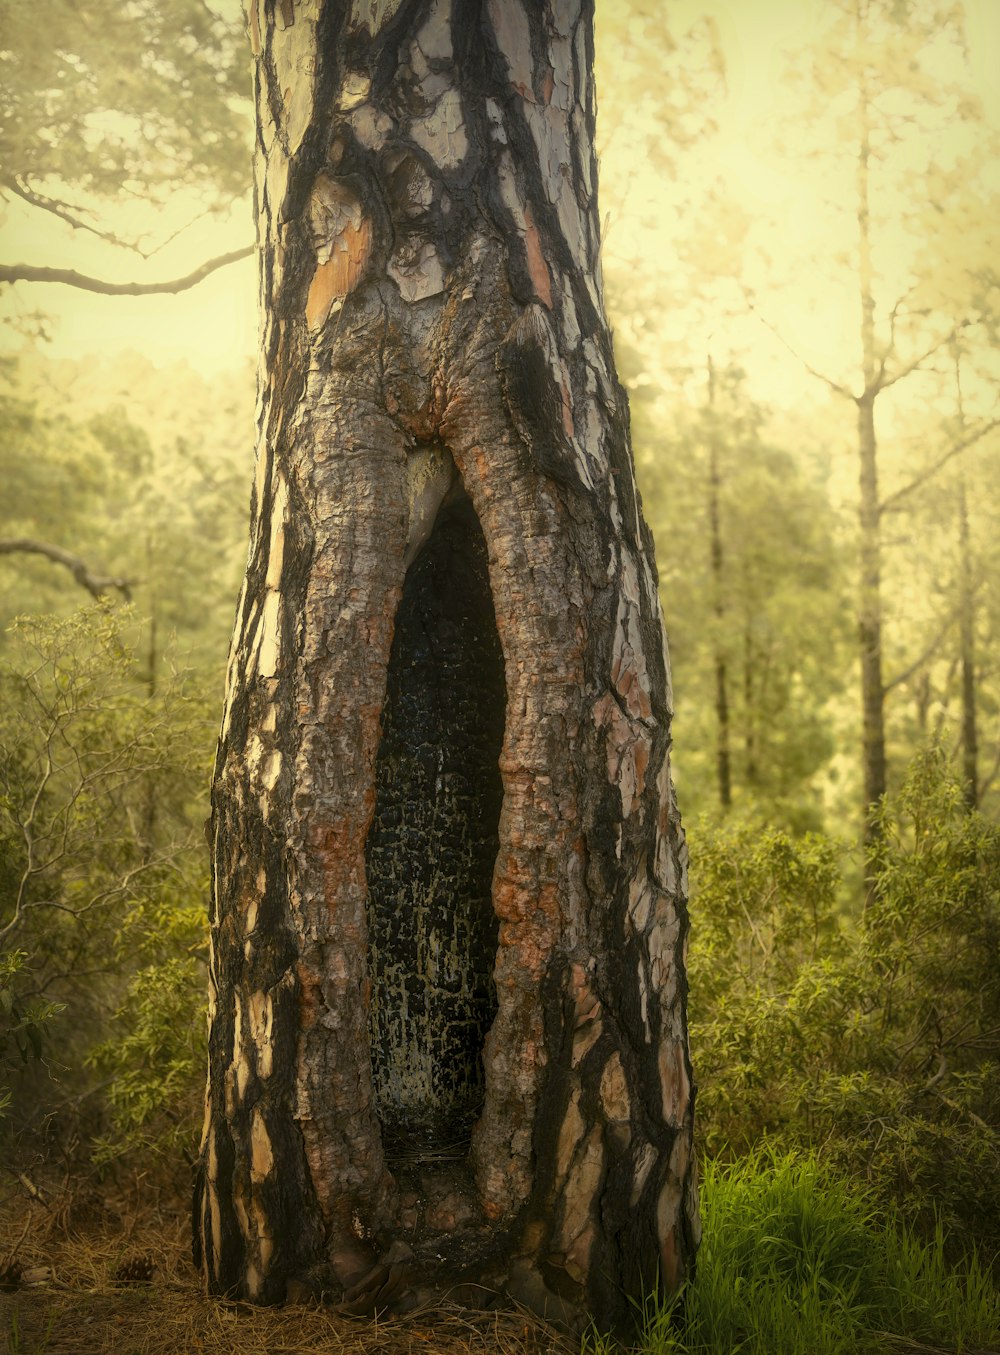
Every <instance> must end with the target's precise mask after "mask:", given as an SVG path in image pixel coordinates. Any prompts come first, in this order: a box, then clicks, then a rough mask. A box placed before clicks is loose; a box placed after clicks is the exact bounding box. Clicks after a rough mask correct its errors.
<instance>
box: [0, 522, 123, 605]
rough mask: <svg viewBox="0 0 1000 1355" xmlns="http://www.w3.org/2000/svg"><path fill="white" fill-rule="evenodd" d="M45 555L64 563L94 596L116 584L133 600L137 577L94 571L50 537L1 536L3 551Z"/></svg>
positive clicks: (98, 595) (97, 596)
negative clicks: (41, 539) (53, 543)
mask: <svg viewBox="0 0 1000 1355" xmlns="http://www.w3.org/2000/svg"><path fill="white" fill-rule="evenodd" d="M14 554H26V555H44V556H45V558H46V559H47V560H51V561H52V562H53V564H57V565H65V567H66V568H67V569H68V570H69V572H70V573H71V574H72V575H73V578H74V579H75V580H76V581H77V583H78V584H79V585H80V587H81V588H86V590H87V592H88V593H89V594H90V595H91V597H95V598H99V597H102V596H103V595H104V594H105V593H106V592H107V591H108V589H109V588H117V589H118V591H119V593H121V595H122V597H123V598H124V599H125V600H126V602H131V601H132V584H133V583H134V582H135V580H134V579H116V578H112V577H111V575H102V574H94V573H93V572H92V571H91V570H90V568H89V567H88V566H87V564H86V563H85V562H84V561H83V560H81V559H80V557H79V556H78V555H71V554H70V552H69V551H68V550H63V549H62V547H61V546H52V545H49V543H48V542H47V541H35V540H34V539H33V538H32V537H28V536H7V537H0V555H14Z"/></svg>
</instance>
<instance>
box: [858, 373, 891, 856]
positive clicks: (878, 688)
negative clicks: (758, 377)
mask: <svg viewBox="0 0 1000 1355" xmlns="http://www.w3.org/2000/svg"><path fill="white" fill-rule="evenodd" d="M874 416H875V410H874V404H873V401H872V400H871V399H869V398H865V397H862V398H861V399H860V400H859V401H858V448H859V453H860V475H859V491H860V493H859V499H858V503H859V521H860V528H861V585H860V598H859V608H858V645H859V650H860V656H861V714H862V763H863V772H864V797H865V841H866V843H869V844H870V843H871V841H872V838H873V836H874V834H875V821H874V819H873V818H872V810H873V809H874V808H875V806H876V805H877V804H878V802H879V800H880V799H881V798H882V796H883V795H884V794H885V686H884V683H883V679H882V540H881V535H882V533H881V521H880V514H879V502H878V462H877V454H876V442H875V417H874Z"/></svg>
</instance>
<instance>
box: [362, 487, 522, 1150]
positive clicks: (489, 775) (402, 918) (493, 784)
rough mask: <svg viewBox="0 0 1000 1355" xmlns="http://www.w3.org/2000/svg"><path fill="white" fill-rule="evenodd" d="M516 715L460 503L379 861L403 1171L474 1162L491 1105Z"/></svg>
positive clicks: (410, 658) (382, 965)
mask: <svg viewBox="0 0 1000 1355" xmlns="http://www.w3.org/2000/svg"><path fill="white" fill-rule="evenodd" d="M505 704H506V688H505V683H504V668H503V656H502V653H501V649H500V641H499V638H498V636H497V629H496V615H495V612H494V609H493V598H492V595H491V593H490V586H489V576H488V573H487V558H486V543H485V541H484V539H483V533H482V529H481V527H480V525H479V520H478V518H477V517H476V514H475V512H474V510H473V508H472V504H471V502H470V501H469V499H468V497H467V496H466V495H465V494H464V492H463V491H459V493H458V495H457V497H452V498H451V499H450V501H449V502H448V503H447V504H446V505H445V506H444V507H442V509H441V511H440V512H439V514H438V516H437V519H436V521H435V524H434V528H433V530H432V532H431V535H430V538H429V539H428V541H427V544H426V545H425V546H424V548H423V550H422V551H421V552H420V554H419V555H418V556H417V558H416V559H415V560H414V562H413V564H412V565H411V566H410V568H409V570H408V571H407V575H406V580H405V582H404V585H403V596H402V600H401V602H400V605H399V610H398V613H397V616H396V627H395V633H394V637H393V644H392V652H391V654H390V658H389V672H388V686H387V692H386V700H385V708H384V710H383V713H382V737H381V741H380V743H379V749H378V754H377V757H376V764H375V813H374V817H373V820H372V824H371V827H370V829H369V832H368V839H367V843H366V848H365V851H366V863H367V872H368V931H369V954H368V963H369V974H370V978H371V983H372V1004H371V1041H372V1072H373V1077H374V1084H375V1099H376V1108H377V1111H378V1115H379V1119H380V1121H381V1125H382V1132H383V1139H384V1142H385V1147H386V1151H387V1154H388V1156H389V1157H390V1158H393V1157H407V1156H410V1157H420V1156H428V1157H435V1156H440V1157H443V1158H448V1157H460V1156H464V1154H465V1152H466V1151H467V1149H468V1142H469V1135H470V1132H471V1129H472V1125H473V1123H474V1121H475V1119H476V1116H477V1114H478V1112H479V1108H480V1106H481V1104H482V1099H483V1063H482V1047H483V1040H484V1038H485V1035H486V1032H487V1031H488V1029H489V1026H490V1024H491V1022H492V1020H493V1017H494V1015H495V1013H496V991H495V986H494V981H493V968H494V963H495V957H496V946H497V918H496V914H495V913H494V911H493V906H492V900H491V885H492V876H493V866H494V862H495V860H496V854H497V848H498V844H499V835H498V834H499V819H500V804H501V800H502V795H503V792H502V787H501V782H500V771H499V766H498V760H499V756H500V749H501V744H502V741H503V730H504V716H505Z"/></svg>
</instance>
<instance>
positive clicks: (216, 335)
mask: <svg viewBox="0 0 1000 1355" xmlns="http://www.w3.org/2000/svg"><path fill="white" fill-rule="evenodd" d="M600 2H601V0H599V3H600ZM603 2H604V3H614V0H603ZM822 3H823V0H673V3H670V4H665V6H664V8H665V13H667V14H668V15H669V16H670V22H671V25H672V27H673V29H674V31H679V30H681V29H682V28H683V27H684V26H686V24H687V23H689V22H691V21H693V20H694V19H695V18H697V17H698V16H699V15H701V14H706V13H707V14H710V15H711V16H712V17H713V18H714V20H715V21H716V23H717V25H718V29H719V33H720V36H721V39H722V43H723V47H724V53H725V59H726V66H727V85H728V95H727V99H726V101H725V103H724V105H723V106H722V107H720V108H719V109H718V110H717V116H718V120H719V123H720V135H719V136H718V137H716V138H715V139H714V140H713V142H712V144H711V145H710V146H708V147H706V148H705V150H704V152H703V153H702V154H701V155H700V157H699V165H700V169H701V171H702V172H703V173H704V174H705V175H706V176H707V177H712V176H721V177H723V178H726V179H727V181H731V182H732V183H733V184H734V185H735V187H736V188H737V189H739V190H740V191H741V193H742V195H743V196H744V198H745V199H746V201H747V203H748V205H749V206H750V209H751V210H753V209H754V200H755V197H756V199H757V200H758V201H759V203H760V205H761V209H762V210H765V209H766V208H767V207H768V205H769V199H770V198H773V196H774V195H776V194H782V193H786V194H787V193H788V191H789V170H788V166H787V164H782V163H781V162H780V161H776V160H775V159H774V158H771V159H768V155H767V152H766V150H765V149H764V145H765V141H766V140H767V138H768V137H769V136H770V133H771V132H772V131H773V129H774V127H775V125H776V124H778V125H781V126H782V130H783V133H784V135H785V136H786V138H793V137H794V128H793V126H792V122H791V116H790V114H791V108H792V105H791V104H790V102H789V97H788V95H787V94H786V93H785V91H784V90H783V88H782V84H781V71H782V62H783V56H782V52H783V49H784V48H786V47H787V46H789V45H796V44H799V43H801V42H803V41H806V40H808V38H809V37H810V35H811V33H812V32H813V29H814V22H815V17H816V14H817V12H818V6H820V7H821V6H822ZM966 8H967V12H968V16H969V25H968V27H969V36H970V43H971V49H972V61H973V67H974V83H975V89H976V93H977V94H978V95H979V96H980V98H981V99H982V100H983V102H984V104H985V105H986V108H987V113H988V116H989V118H990V121H991V123H992V125H993V126H994V127H995V128H997V129H1000V81H998V80H997V79H996V74H995V73H996V72H997V71H998V70H1000V0H967V3H966ZM611 153H612V152H609V154H611ZM640 173H641V171H640V170H636V175H638V174H640ZM607 178H608V175H607V174H605V182H607ZM636 182H637V183H639V180H638V179H637V180H636ZM629 196H630V199H631V197H632V196H633V195H631V194H630V195H629ZM636 196H637V197H638V198H640V199H641V192H640V193H639V194H637V195H636ZM630 206H631V204H630V203H629V204H626V209H624V211H623V212H622V213H620V218H619V219H613V220H612V225H611V231H610V233H609V239H608V243H607V246H606V248H607V250H608V251H610V252H613V251H614V250H615V249H616V247H617V243H618V242H619V241H622V240H623V239H624V238H625V237H627V236H628V234H629V232H630V230H631V226H630V223H629V219H628V215H627V211H628V210H629V209H630ZM604 210H605V211H606V210H607V204H606V203H605V204H604ZM196 212H197V207H196V205H192V204H190V203H187V202H184V201H180V200H179V201H178V202H177V203H176V204H175V222H173V223H172V224H177V225H179V224H181V222H182V221H183V220H184V219H186V218H189V217H190V216H192V215H194V214H195V213H196ZM40 217H41V218H42V219H41V220H39V218H40ZM815 228H816V223H814V222H813V221H812V220H811V219H810V215H809V211H808V208H807V207H806V208H805V209H804V208H803V207H802V206H801V204H800V205H799V207H798V208H797V215H796V216H795V218H794V219H791V218H789V219H788V220H786V221H785V222H784V225H783V230H785V231H787V239H786V240H785V241H784V242H783V247H784V248H786V249H787V250H793V249H795V248H797V247H799V246H800V245H804V244H805V243H806V242H808V239H809V237H810V233H811V232H812V231H813V230H814V229H815ZM252 238H253V224H252V222H251V220H250V219H249V208H248V207H246V206H241V207H240V208H239V209H238V210H236V211H234V212H233V213H232V214H231V216H230V217H229V219H227V220H226V221H216V220H207V221H202V222H199V223H198V224H197V225H195V226H194V227H193V228H192V229H190V230H189V231H186V232H185V233H184V234H183V235H182V236H181V237H180V238H179V239H178V240H176V241H175V242H174V243H172V244H170V245H168V246H167V247H166V248H164V249H162V251H160V252H159V253H158V254H157V255H156V256H155V257H154V258H152V259H150V260H149V261H148V262H144V261H143V260H141V259H139V258H137V257H133V256H128V255H125V256H124V257H123V256H122V252H121V251H114V250H112V249H110V248H108V247H107V246H105V245H103V244H102V243H101V242H100V241H97V240H95V239H93V238H92V237H88V236H85V235H83V234H82V233H79V232H78V233H77V234H76V235H72V234H71V233H70V232H68V231H67V230H65V228H63V227H62V225H61V224H60V223H59V222H57V221H55V220H54V219H52V218H46V217H44V214H41V213H31V214H30V215H29V214H27V213H26V214H25V215H23V216H22V215H21V214H20V213H19V211H18V210H17V204H12V206H11V211H10V214H9V219H8V222H7V224H6V226H5V227H4V228H3V238H2V241H0V254H2V256H3V257H4V258H6V259H9V260H12V261H15V260H16V261H24V262H30V263H39V264H50V265H59V266H69V267H73V268H76V269H78V270H79V271H81V272H91V273H94V274H97V275H99V276H102V277H106V278H109V279H115V280H130V279H137V280H147V279H149V280H152V279H158V278H164V277H174V276H178V275H180V274H183V273H185V272H187V271H189V270H190V269H191V268H193V267H195V266H196V265H197V264H199V263H200V262H201V261H202V260H203V259H204V258H206V257H210V256H212V255H214V254H218V253H222V252H224V251H226V250H229V249H233V248H236V247H238V246H239V245H242V244H245V243H249V242H250V241H251V240H252ZM670 250H671V242H670V238H669V233H668V231H667V228H666V227H665V235H664V239H663V246H662V249H661V250H660V251H659V257H660V260H661V263H660V266H661V267H669V260H670ZM853 304H854V303H853V300H851V301H850V305H849V306H848V305H847V303H846V302H845V306H846V309H845V312H844V314H843V316H841V317H840V321H839V322H838V321H837V317H836V315H835V314H834V312H835V311H836V309H837V301H836V299H835V298H831V299H830V301H829V303H828V304H827V305H826V306H825V308H824V313H823V314H822V315H816V314H815V312H814V310H808V309H807V310H804V311H801V313H797V314H792V315H791V316H789V315H788V314H778V313H776V314H775V319H780V320H781V321H782V323H788V324H790V326H791V328H792V330H793V331H794V332H795V334H796V336H797V339H798V340H799V341H800V342H801V343H803V344H804V345H805V346H806V347H807V348H809V349H810V351H812V352H813V353H814V354H815V355H816V358H817V361H818V362H819V361H824V360H825V356H826V355H825V349H824V345H825V344H826V345H828V346H829V347H830V350H831V352H832V351H833V347H834V344H836V343H839V342H840V339H839V337H837V331H838V330H839V328H840V325H841V324H843V325H852V324H854V323H855V321H854V315H853V309H851V307H853ZM775 306H776V311H780V310H781V305H780V302H779V301H776V302H775ZM0 308H2V312H3V313H4V314H6V315H10V314H11V313H12V312H14V313H17V312H20V313H21V314H24V313H25V312H29V311H32V310H36V309H38V310H43V311H45V312H46V313H47V314H48V315H49V316H50V317H51V318H52V321H53V324H52V342H51V343H50V344H49V345H47V346H46V349H45V351H47V352H48V353H49V354H51V355H52V356H56V357H72V356H79V355H80V354H82V353H86V352H91V351H101V352H104V353H109V352H114V351H116V350H119V349H122V348H127V349H136V350H139V351H142V352H144V353H146V354H148V355H149V356H150V357H151V358H153V359H154V360H156V361H158V362H172V361H175V360H177V359H179V358H187V359H189V360H190V361H191V363H192V364H193V365H195V366H197V367H200V368H202V369H203V370H215V371H219V372H222V371H224V370H225V369H227V368H232V367H233V366H234V365H235V364H236V363H237V362H240V361H242V360H243V359H244V358H245V357H246V356H247V355H249V354H252V353H253V352H254V350H255V347H256V335H257V320H256V267H255V264H254V262H253V261H252V260H247V261H245V262H243V263H240V264H236V265H233V266H230V267H228V268H226V269H224V270H222V271H221V272H219V273H218V274H216V275H214V276H213V277H211V278H210V279H209V280H208V281H206V282H204V283H202V284H201V285H199V286H198V287H196V288H195V289H193V290H192V291H190V292H187V293H184V294H182V295H179V296H171V297H151V298H105V297H99V296H95V295H92V294H89V293H83V292H78V291H75V290H74V289H70V288H67V287H60V286H41V285H34V286H29V285H26V284H19V285H18V286H17V287H15V288H7V289H5V291H4V295H3V297H2V299H0ZM848 311H850V313H849V314H848ZM732 337H733V339H734V340H735V341H736V346H737V347H740V346H744V345H745V344H746V343H747V333H746V332H744V330H743V329H742V328H741V330H740V332H739V334H737V333H736V332H735V331H734V333H733V336H732ZM22 342H23V340H22V339H21V337H20V335H18V334H17V333H15V332H13V331H11V330H7V331H6V332H5V334H4V336H3V338H2V339H0V343H3V344H4V345H5V346H7V347H15V348H16V347H19V346H20V345H21V343H22ZM763 347H764V348H765V349H767V348H768V347H769V345H768V344H766V343H764V344H763ZM767 362H768V364H769V367H768V370H767V371H765V370H763V367H762V372H761V379H762V380H764V381H765V382H766V380H767V376H768V371H769V372H770V373H771V375H772V377H773V384H774V386H775V391H777V390H778V388H779V386H780V385H781V384H782V383H786V382H787V381H788V380H789V379H792V377H791V367H786V365H785V361H784V359H783V358H781V357H780V356H778V355H775V354H773V353H771V354H770V356H769V357H768V359H767ZM800 378H801V372H799V373H798V374H797V378H796V379H800ZM762 394H764V396H765V398H774V393H773V392H767V391H765V392H762Z"/></svg>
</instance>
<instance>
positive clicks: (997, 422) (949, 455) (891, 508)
mask: <svg viewBox="0 0 1000 1355" xmlns="http://www.w3.org/2000/svg"><path fill="white" fill-rule="evenodd" d="M997 427H1000V418H998V419H988V420H987V421H986V423H981V424H980V425H979V427H978V428H974V429H973V430H972V432H971V433H969V434H968V436H967V437H964V438H960V439H959V441H958V442H955V443H952V445H951V446H950V447H949V448H948V450H947V451H946V452H944V453H943V454H942V455H941V456H939V457H938V459H937V460H936V461H935V462H933V463H932V464H931V465H930V466H928V467H927V469H926V470H925V471H923V472H922V473H921V474H920V475H918V476H917V477H916V478H915V479H913V480H911V481H910V483H909V484H908V485H904V486H903V488H902V489H897V490H896V492H895V493H894V494H890V495H889V496H888V498H885V499H883V500H882V502H881V503H880V504H879V508H878V511H879V515H880V516H881V514H882V513H894V512H895V511H896V509H897V508H898V507H899V504H900V501H901V500H902V499H905V498H906V497H907V496H908V495H910V494H912V493H913V492H914V490H916V489H919V488H920V487H921V485H925V484H926V483H927V481H928V480H932V479H933V478H934V476H935V475H937V473H938V471H939V470H941V469H942V467H944V466H946V465H947V464H948V462H949V461H951V460H952V459H953V458H954V457H956V456H958V455H959V454H960V453H961V452H964V451H966V450H967V448H969V447H971V446H972V445H973V443H976V442H978V441H979V440H980V438H984V437H985V436H986V434H987V433H991V432H992V431H993V429H994V428H997Z"/></svg>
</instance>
